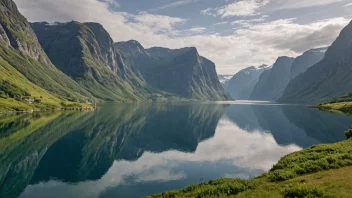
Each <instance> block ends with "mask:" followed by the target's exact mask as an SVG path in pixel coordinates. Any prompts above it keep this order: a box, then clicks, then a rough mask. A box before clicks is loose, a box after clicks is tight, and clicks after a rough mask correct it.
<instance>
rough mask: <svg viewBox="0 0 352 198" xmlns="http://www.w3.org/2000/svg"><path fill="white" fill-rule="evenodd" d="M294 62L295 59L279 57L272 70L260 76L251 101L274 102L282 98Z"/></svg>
mask: <svg viewBox="0 0 352 198" xmlns="http://www.w3.org/2000/svg"><path fill="white" fill-rule="evenodd" d="M293 61H294V58H290V57H286V56H282V57H279V58H278V59H277V60H276V62H275V63H274V65H273V67H272V68H271V69H270V70H266V71H264V72H263V73H262V74H261V75H260V77H259V81H258V83H257V84H256V85H255V86H254V89H253V92H252V94H251V96H250V99H251V100H266V101H274V100H277V99H278V98H280V97H281V96H282V94H283V92H284V90H285V88H286V86H287V84H288V83H289V81H290V73H291V72H290V71H291V65H292V63H293Z"/></svg>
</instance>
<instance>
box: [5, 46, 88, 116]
mask: <svg viewBox="0 0 352 198" xmlns="http://www.w3.org/2000/svg"><path fill="white" fill-rule="evenodd" d="M27 58H28V59H26V58H25V57H23V56H22V55H20V54H19V53H17V52H16V51H14V50H11V49H8V48H7V47H5V46H3V45H2V44H1V43H0V74H1V75H0V82H1V83H2V85H4V82H5V81H7V82H10V83H11V85H13V87H14V89H15V90H16V91H18V90H22V91H24V92H27V93H29V94H30V98H32V99H34V98H38V99H40V102H39V103H33V104H29V103H27V102H23V101H18V100H16V99H14V98H11V97H6V96H5V95H4V94H3V95H1V94H0V112H6V111H25V110H29V109H33V110H38V109H42V108H59V107H65V106H71V107H83V106H86V105H84V104H79V103H75V102H70V101H68V100H81V101H83V100H84V99H86V97H84V96H82V95H81V94H79V93H76V92H74V91H72V90H70V89H69V88H64V87H62V86H61V85H60V84H59V83H57V82H56V79H57V78H54V77H51V76H50V75H51V74H53V75H54V73H55V72H54V71H53V72H52V73H51V72H50V68H48V69H46V71H47V73H45V72H43V70H44V69H45V68H44V67H43V66H41V63H39V62H36V61H34V60H31V59H30V58H29V57H27ZM32 66H34V68H33V67H32ZM36 67H37V68H36ZM15 68H17V69H19V70H20V71H23V72H25V73H26V76H24V75H23V74H22V73H20V72H19V71H18V70H17V69H15ZM30 68H32V69H30ZM27 77H29V79H31V80H32V82H31V81H30V80H29V79H28V78H27ZM58 78H60V76H58ZM53 79H55V80H53ZM62 80H65V79H62ZM34 83H35V84H34ZM38 85H39V86H38ZM41 87H44V88H47V90H50V91H51V92H49V91H47V90H45V89H43V88H41ZM0 91H1V88H0ZM5 94H7V93H5Z"/></svg>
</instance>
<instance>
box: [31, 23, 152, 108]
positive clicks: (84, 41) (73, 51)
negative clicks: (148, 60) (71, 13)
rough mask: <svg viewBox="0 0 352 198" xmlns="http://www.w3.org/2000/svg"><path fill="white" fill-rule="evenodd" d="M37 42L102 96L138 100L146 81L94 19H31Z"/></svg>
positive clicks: (70, 73) (58, 63) (67, 70)
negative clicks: (93, 21)
mask: <svg viewBox="0 0 352 198" xmlns="http://www.w3.org/2000/svg"><path fill="white" fill-rule="evenodd" d="M32 27H33V29H34V31H35V33H36V34H37V36H38V38H39V42H40V44H41V45H42V47H43V48H44V50H45V52H46V53H47V54H48V56H49V58H50V59H51V61H52V62H53V63H54V64H55V65H56V66H57V67H58V68H59V69H60V70H62V71H63V72H64V73H65V74H67V75H68V76H71V77H72V78H73V79H74V80H75V81H77V82H78V83H79V84H81V85H82V86H84V87H85V88H86V89H87V90H88V91H89V92H90V93H91V94H92V95H94V96H95V97H97V98H101V99H104V100H114V101H116V100H117V101H127V100H133V101H135V100H141V99H145V98H146V97H147V96H146V94H147V92H148V91H147V89H148V86H147V85H146V83H145V81H144V80H143V79H142V78H141V77H139V76H138V75H137V74H136V73H134V72H133V71H132V69H131V68H130V67H129V65H128V64H127V63H126V61H125V59H124V57H123V56H122V54H121V53H120V51H119V49H118V48H117V47H116V46H115V45H114V43H113V40H112V39H111V37H110V35H109V34H108V32H107V31H106V30H105V29H104V28H103V27H102V26H101V25H100V24H97V23H79V22H75V21H72V22H70V23H57V24H49V23H45V22H44V23H33V24H32Z"/></svg>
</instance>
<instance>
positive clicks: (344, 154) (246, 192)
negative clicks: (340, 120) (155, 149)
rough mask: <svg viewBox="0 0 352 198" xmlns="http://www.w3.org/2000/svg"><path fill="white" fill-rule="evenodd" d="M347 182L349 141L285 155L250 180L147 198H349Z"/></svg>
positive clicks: (351, 160)
mask: <svg viewBox="0 0 352 198" xmlns="http://www.w3.org/2000/svg"><path fill="white" fill-rule="evenodd" d="M350 181H352V138H350V139H348V140H345V141H343V142H339V143H335V144H322V145H314V146H312V147H310V148H307V149H304V150H302V151H299V152H295V153H292V154H289V155H287V156H285V157H283V158H282V159H281V160H280V161H279V162H278V163H277V164H276V165H274V166H273V168H272V169H271V170H270V171H269V172H268V173H265V174H263V175H261V176H259V177H257V178H255V179H252V180H242V179H225V178H223V179H217V180H215V181H210V182H208V183H203V184H194V185H190V186H188V187H186V188H185V189H183V190H175V191H170V192H165V193H162V194H157V195H151V196H149V197H150V198H159V197H163V198H177V197H197V198H198V197H268V198H269V197H270V198H272V197H274V198H275V197H288V198H291V197H292V198H294V197H297V198H300V197H311V198H313V197H319V198H320V197H322V198H324V197H326V198H327V197H351V195H352V182H350Z"/></svg>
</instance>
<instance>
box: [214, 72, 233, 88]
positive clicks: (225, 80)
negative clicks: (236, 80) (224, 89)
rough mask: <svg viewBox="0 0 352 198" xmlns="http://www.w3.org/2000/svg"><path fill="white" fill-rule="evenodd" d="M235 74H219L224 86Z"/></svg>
mask: <svg viewBox="0 0 352 198" xmlns="http://www.w3.org/2000/svg"><path fill="white" fill-rule="evenodd" d="M232 76H233V75H226V74H219V75H218V78H219V81H220V83H221V84H222V85H223V86H224V85H225V84H226V83H227V82H228V81H229V80H230V79H231V78H232Z"/></svg>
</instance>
